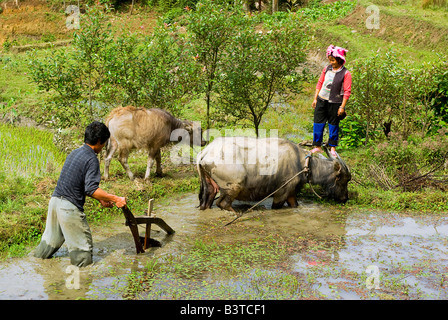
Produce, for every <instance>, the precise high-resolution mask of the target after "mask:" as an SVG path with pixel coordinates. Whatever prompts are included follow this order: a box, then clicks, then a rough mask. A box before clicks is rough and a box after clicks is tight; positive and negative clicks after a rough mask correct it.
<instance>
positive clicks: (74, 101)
mask: <svg viewBox="0 0 448 320" xmlns="http://www.w3.org/2000/svg"><path fill="white" fill-rule="evenodd" d="M112 39H113V38H112V32H111V29H110V23H108V22H107V19H106V16H105V13H104V12H103V10H102V9H100V8H97V7H93V8H88V9H87V12H86V14H85V15H83V19H82V24H81V29H79V30H77V31H76V32H75V34H74V38H73V43H72V47H69V48H64V49H59V50H56V51H55V52H53V53H52V54H51V55H49V56H47V57H45V58H43V59H41V58H37V55H36V54H35V53H34V54H32V55H31V59H29V67H30V71H31V72H30V73H31V77H32V79H33V80H34V81H35V82H36V83H37V84H38V86H39V88H40V89H41V90H46V91H47V92H49V93H50V94H49V99H48V100H47V101H46V102H45V105H44V108H43V109H44V112H43V117H44V120H47V121H51V122H52V123H53V124H54V125H55V126H58V127H62V128H65V127H70V126H73V125H79V124H81V125H85V124H87V123H89V122H91V121H93V120H95V119H98V118H102V117H103V116H104V115H105V114H106V113H107V111H108V110H107V109H106V108H103V106H102V105H101V104H100V100H101V87H102V83H103V81H104V75H105V69H104V68H105V57H106V56H107V54H106V53H107V52H108V49H109V46H110V44H111V43H112Z"/></svg>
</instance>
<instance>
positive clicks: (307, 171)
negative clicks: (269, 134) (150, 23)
mask: <svg viewBox="0 0 448 320" xmlns="http://www.w3.org/2000/svg"><path fill="white" fill-rule="evenodd" d="M310 159H311V153H310V154H308V155H306V156H305V166H304V167H303V170H302V171H300V172H298V173H296V174H295V175H293V176H292V177H291V178H289V179H288V180H286V182H285V183H283V184H282V185H281V186H280V187H279V188H277V189H276V190H275V191H274V192H272V193H270V194H269V195H267V196H266V197H264V198H263V199H262V200H260V201H258V202H257V203H256V204H254V205H253V206H252V207H250V208H249V209H247V210H246V211H244V212H242V213H240V214H238V216H237V217H236V218H235V219H233V220H232V221H230V222H228V223H227V224H225V225H224V227H227V226H228V225H231V224H232V223H234V222H235V221H236V220H238V219H239V218H241V217H242V216H243V215H244V214H245V213H248V212H250V211H252V210H253V209H254V208H255V207H256V206H258V205H259V204H260V203H262V202H263V201H264V200H266V199H267V198H269V197H271V196H272V195H274V194H275V193H276V192H277V191H278V190H280V189H281V188H283V187H284V186H286V185H287V184H288V183H290V182H291V180H292V179H294V178H295V177H297V176H298V175H300V174H302V173H306V175H307V181H308V183H309V184H310V187H311V190H312V191H313V192H314V194H315V195H316V196H318V197H319V198H320V199H322V197H321V196H319V195H318V194H317V193H316V191H314V189H313V186H312V185H311V180H310V172H311V170H310V167H309V164H310Z"/></svg>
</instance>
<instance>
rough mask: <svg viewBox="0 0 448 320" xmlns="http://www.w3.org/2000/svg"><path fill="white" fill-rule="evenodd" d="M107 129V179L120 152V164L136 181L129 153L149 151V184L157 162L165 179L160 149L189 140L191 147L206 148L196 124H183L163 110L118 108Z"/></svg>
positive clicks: (109, 120)
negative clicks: (113, 161)
mask: <svg viewBox="0 0 448 320" xmlns="http://www.w3.org/2000/svg"><path fill="white" fill-rule="evenodd" d="M106 125H107V126H108V128H109V131H110V140H109V142H108V144H107V146H106V157H105V161H104V162H105V166H104V178H105V179H108V178H109V165H110V162H111V160H112V156H113V155H114V153H115V152H116V151H118V161H120V163H121V165H122V166H123V168H124V169H125V170H126V173H127V175H128V176H129V178H130V179H131V180H133V179H134V175H133V174H132V172H131V170H130V169H129V165H128V157H129V153H130V152H131V151H132V150H134V149H137V150H141V149H143V150H146V151H147V152H148V163H147V167H146V173H145V180H146V181H149V176H150V170H151V167H152V165H153V163H154V160H155V161H156V164H157V169H156V174H157V175H159V176H160V175H162V166H161V163H160V162H161V154H160V149H161V148H162V147H164V146H165V145H167V144H168V143H170V142H173V141H176V142H177V141H181V140H184V139H186V140H187V141H188V142H189V143H195V144H196V145H205V142H204V140H202V131H201V127H200V126H195V125H194V124H193V122H192V121H188V120H179V119H177V118H175V117H174V116H172V115H171V114H170V113H169V112H167V111H165V110H161V109H156V108H153V109H146V108H136V107H132V106H128V107H118V108H115V109H114V110H112V111H111V113H110V114H109V116H108V117H107V119H106ZM175 132H176V133H175Z"/></svg>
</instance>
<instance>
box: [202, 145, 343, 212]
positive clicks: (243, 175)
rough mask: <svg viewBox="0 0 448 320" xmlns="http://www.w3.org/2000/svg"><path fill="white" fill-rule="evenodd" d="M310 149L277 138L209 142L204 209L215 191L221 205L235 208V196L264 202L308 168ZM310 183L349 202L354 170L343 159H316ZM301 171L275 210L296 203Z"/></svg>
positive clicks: (204, 160) (204, 171) (204, 161)
mask: <svg viewBox="0 0 448 320" xmlns="http://www.w3.org/2000/svg"><path fill="white" fill-rule="evenodd" d="M307 154H308V151H305V150H304V149H302V148H300V147H299V146H297V145H295V144H294V143H292V142H290V141H288V140H284V139H278V138H265V139H257V138H249V137H221V138H216V139H215V140H214V141H213V142H212V143H210V144H209V145H208V146H207V147H206V148H204V150H202V152H201V153H200V154H199V155H198V157H197V169H198V172H199V175H200V179H201V187H200V191H199V201H200V209H201V210H204V209H207V208H210V207H211V206H212V204H213V201H214V199H215V196H216V194H217V193H218V192H219V193H220V196H219V198H218V200H217V201H216V205H217V206H218V207H220V208H221V209H226V210H230V211H234V209H233V208H232V202H233V200H235V199H236V200H243V201H244V200H246V201H259V200H262V199H263V198H265V197H266V196H268V195H269V194H271V193H272V192H274V191H275V190H277V189H278V188H279V187H281V186H282V185H283V184H284V183H285V182H286V181H287V180H289V179H290V178H292V177H293V176H294V175H295V174H296V173H298V172H300V171H302V170H303V168H304V166H305V158H306V156H307ZM308 167H309V169H310V176H309V179H310V182H311V183H312V184H318V185H321V186H323V188H324V190H325V192H326V196H327V197H330V198H333V199H334V200H336V201H340V202H346V201H347V200H348V190H347V184H348V182H349V181H350V179H351V174H350V170H349V169H348V167H347V165H346V164H345V163H344V162H343V161H342V159H340V158H339V156H338V158H337V159H335V158H331V159H327V158H324V157H323V156H322V158H317V157H311V158H310V159H309V164H308ZM307 181H308V180H307V176H306V175H305V174H300V175H298V176H297V177H295V178H294V179H292V180H291V181H290V182H289V183H288V184H286V185H285V186H284V187H282V188H281V189H280V190H278V191H277V192H276V193H275V194H274V195H273V197H274V199H273V203H272V208H273V209H276V208H281V207H283V205H284V203H285V202H287V203H288V204H289V206H291V207H296V206H297V204H298V203H297V198H296V195H297V193H298V191H299V190H300V189H301V188H302V187H303V185H304V184H305V183H307Z"/></svg>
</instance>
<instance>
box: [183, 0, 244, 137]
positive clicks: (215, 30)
mask: <svg viewBox="0 0 448 320" xmlns="http://www.w3.org/2000/svg"><path fill="white" fill-rule="evenodd" d="M218 2H219V1H218ZM218 2H216V1H215V2H214V1H211V0H205V1H202V2H200V3H198V4H196V10H190V11H189V16H188V26H187V32H188V34H189V41H190V45H191V47H192V49H191V50H192V52H196V55H195V59H196V60H197V62H198V63H199V64H200V65H201V66H202V71H203V72H202V82H203V85H202V86H201V88H200V89H199V90H200V91H201V92H203V93H204V94H205V101H206V105H207V110H206V122H207V129H209V128H210V105H211V98H212V94H213V92H214V89H215V88H214V86H215V83H216V80H217V74H218V73H219V69H220V66H221V61H222V60H223V55H224V53H225V52H226V50H227V45H228V44H229V39H230V38H231V37H232V35H233V34H234V32H235V18H236V17H237V16H238V15H239V14H240V13H239V11H238V10H237V9H236V8H232V6H230V5H228V4H227V3H226V2H225V1H224V2H223V3H218ZM231 9H233V10H231Z"/></svg>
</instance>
